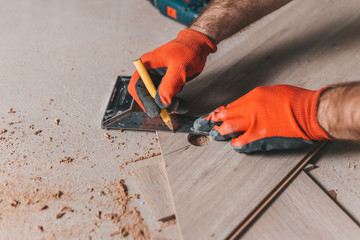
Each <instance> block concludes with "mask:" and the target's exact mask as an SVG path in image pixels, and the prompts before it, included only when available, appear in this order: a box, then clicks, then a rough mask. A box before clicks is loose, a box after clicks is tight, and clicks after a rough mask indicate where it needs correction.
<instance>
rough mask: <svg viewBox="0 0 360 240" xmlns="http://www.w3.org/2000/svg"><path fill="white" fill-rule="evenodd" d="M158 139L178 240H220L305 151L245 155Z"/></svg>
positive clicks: (167, 136) (222, 146)
mask: <svg viewBox="0 0 360 240" xmlns="http://www.w3.org/2000/svg"><path fill="white" fill-rule="evenodd" d="M158 136H159V141H160V146H161V150H162V156H163V158H164V160H165V163H166V169H167V173H168V176H169V183H170V187H171V189H172V195H173V199H174V205H175V209H176V216H177V223H178V224H179V227H180V230H181V232H182V234H183V238H184V239H208V238H210V236H214V237H215V238H216V239H224V238H226V237H227V235H228V234H230V232H232V231H233V229H235V227H236V226H237V225H238V224H239V223H240V222H241V221H242V220H243V219H244V218H245V217H246V216H247V215H248V214H249V213H250V212H251V211H252V210H253V209H254V208H255V206H256V205H257V204H258V203H259V202H260V201H261V200H262V199H263V198H264V197H265V196H266V195H267V194H268V193H269V192H270V191H271V190H272V189H273V188H274V187H275V186H276V185H277V184H278V183H279V182H280V181H281V180H282V179H283V178H284V176H285V175H286V174H287V173H288V172H289V171H290V170H291V169H292V168H293V167H294V166H295V165H296V164H297V163H298V162H299V158H300V159H301V156H304V155H305V153H306V152H307V151H308V150H309V149H302V150H296V151H286V152H272V153H266V154H263V153H262V154H260V153H258V154H253V155H245V154H239V153H237V152H235V151H233V150H232V149H231V147H230V146H229V144H228V143H227V142H215V141H209V145H207V146H202V147H197V146H193V145H191V144H190V143H188V141H187V134H180V133H176V134H173V133H160V132H159V133H158Z"/></svg>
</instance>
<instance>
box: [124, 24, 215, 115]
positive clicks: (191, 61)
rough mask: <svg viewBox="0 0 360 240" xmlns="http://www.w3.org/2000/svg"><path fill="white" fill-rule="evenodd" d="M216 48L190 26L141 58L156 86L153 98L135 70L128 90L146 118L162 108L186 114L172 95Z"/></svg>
mask: <svg viewBox="0 0 360 240" xmlns="http://www.w3.org/2000/svg"><path fill="white" fill-rule="evenodd" d="M216 50H217V48H216V45H215V43H214V42H213V41H212V40H211V39H210V38H208V37H207V36H206V35H204V34H202V33H200V32H197V31H194V30H191V29H185V30H182V31H181V32H180V33H179V34H178V36H177V38H176V39H174V40H172V41H171V42H169V43H166V44H165V45H163V46H161V47H159V48H157V49H155V50H153V51H151V52H148V53H146V54H144V55H143V56H142V57H141V60H142V62H143V63H144V65H145V68H146V69H147V70H148V72H149V75H150V77H151V80H152V81H153V82H154V85H155V87H156V88H157V92H156V97H155V101H154V99H153V98H152V97H151V96H150V94H149V92H148V91H147V89H146V88H145V85H144V83H143V82H142V81H141V79H140V76H139V73H138V72H137V71H135V73H134V74H133V76H132V77H131V80H130V83H129V87H128V90H129V93H130V94H131V95H132V96H133V97H134V99H135V100H136V102H137V103H138V104H139V105H140V106H141V107H142V109H143V110H145V111H146V112H147V114H148V116H149V117H156V116H157V115H159V114H160V111H161V110H160V109H164V108H168V110H169V111H170V112H173V111H176V112H178V113H186V112H187V105H186V103H185V102H184V101H183V100H180V99H178V98H176V97H175V95H176V94H177V93H178V92H179V91H181V89H182V87H183V86H184V84H185V83H186V82H187V81H190V80H192V79H193V78H195V77H196V76H198V75H199V74H200V73H201V71H202V70H203V68H204V66H205V61H206V58H207V56H208V55H209V54H210V53H214V52H216Z"/></svg>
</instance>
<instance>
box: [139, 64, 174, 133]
mask: <svg viewBox="0 0 360 240" xmlns="http://www.w3.org/2000/svg"><path fill="white" fill-rule="evenodd" d="M134 65H135V67H136V70H137V71H138V73H139V75H140V77H141V79H142V81H143V82H144V84H145V87H146V89H147V90H148V91H149V93H150V95H151V97H152V98H154V99H155V95H156V88H155V86H154V83H153V82H152V80H151V78H150V75H149V73H148V72H147V71H146V68H145V66H144V64H143V63H142V61H141V59H138V60H136V61H134ZM160 116H161V118H162V119H163V120H164V122H165V124H166V126H168V128H169V129H170V130H174V127H173V125H172V123H171V118H170V115H169V113H168V111H167V110H166V109H162V110H161V113H160Z"/></svg>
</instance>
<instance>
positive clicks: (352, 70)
mask: <svg viewBox="0 0 360 240" xmlns="http://www.w3.org/2000/svg"><path fill="white" fill-rule="evenodd" d="M240 36H241V37H240ZM239 39H240V40H239V44H238V45H237V46H235V47H234V48H233V49H232V50H231V51H229V52H227V53H223V54H222V55H220V56H218V57H217V58H213V59H210V62H209V63H208V65H207V67H206V70H205V71H204V73H203V74H202V75H201V76H200V77H199V78H197V79H196V80H195V81H194V82H192V83H190V84H189V85H188V86H187V87H185V88H184V91H183V93H182V94H181V95H182V97H184V98H185V99H186V100H188V101H189V102H190V106H192V108H191V110H190V111H191V113H192V114H197V115H202V114H204V113H207V112H209V111H211V110H213V109H214V108H216V107H218V106H220V105H223V104H226V103H229V102H230V101H232V100H235V99H237V98H238V97H240V96H242V95H243V94H245V93H247V92H248V91H250V90H251V89H253V88H254V87H256V86H259V85H274V84H291V85H295V86H300V87H304V88H309V89H319V88H321V87H323V86H326V85H329V84H333V83H339V82H347V81H355V80H359V78H360V77H359V76H360V47H359V46H360V4H359V2H358V1H357V0H347V1H332V0H320V1H310V0H305V1H293V2H291V3H290V4H288V5H287V6H285V7H284V8H282V9H280V10H279V11H277V12H276V13H274V14H272V15H271V16H268V17H266V18H264V19H262V20H261V21H260V22H258V23H256V24H255V25H253V26H251V27H250V28H249V29H247V30H246V31H244V32H242V33H241V35H239ZM186 137H187V136H186V135H182V134H176V135H174V134H171V133H160V134H159V138H160V144H161V149H162V153H163V158H164V160H165V164H166V168H167V173H168V177H169V182H170V187H171V191H172V196H173V199H174V204H175V211H176V216H177V220H178V224H179V227H180V230H181V232H182V236H183V238H184V239H209V238H210V237H214V239H223V238H225V237H226V236H227V234H229V232H231V231H232V230H233V228H234V227H235V226H236V225H237V224H238V223H239V222H240V221H241V220H242V219H243V218H244V217H245V216H246V215H247V214H248V213H249V211H251V209H252V207H253V206H254V205H255V204H256V203H258V202H259V201H260V200H261V199H262V198H263V197H264V196H265V195H266V194H267V193H268V192H269V191H270V189H272V187H274V186H275V185H276V184H277V183H278V182H279V181H280V180H281V179H282V178H283V177H284V176H285V175H286V173H287V172H288V171H289V169H291V166H294V164H296V163H297V161H299V160H300V159H301V158H302V157H303V156H304V154H305V152H306V151H307V150H306V149H305V150H302V151H284V152H272V153H266V154H252V155H244V154H238V153H235V152H234V151H232V150H231V148H230V147H229V145H228V144H227V143H218V142H216V143H215V142H211V143H210V144H209V145H207V146H204V147H195V146H192V145H190V144H189V143H188V142H187V139H186Z"/></svg>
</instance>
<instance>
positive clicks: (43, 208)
mask: <svg viewBox="0 0 360 240" xmlns="http://www.w3.org/2000/svg"><path fill="white" fill-rule="evenodd" d="M48 208H49V207H48V205H40V206H38V207H37V209H38V210H39V211H43V210H45V209H48Z"/></svg>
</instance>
